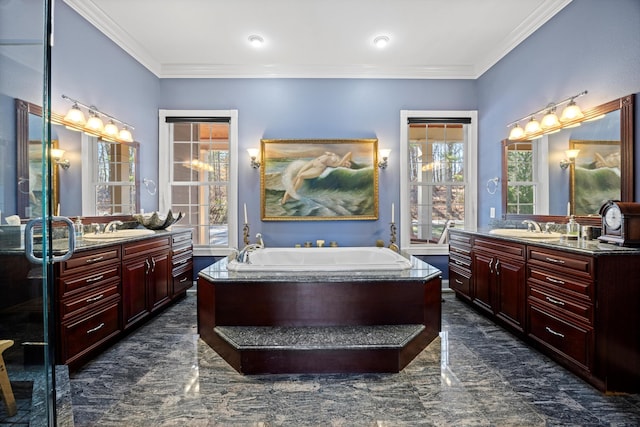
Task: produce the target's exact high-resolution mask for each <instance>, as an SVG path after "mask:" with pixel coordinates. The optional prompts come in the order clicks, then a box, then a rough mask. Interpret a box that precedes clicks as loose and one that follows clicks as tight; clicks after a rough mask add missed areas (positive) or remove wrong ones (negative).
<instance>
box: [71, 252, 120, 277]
mask: <svg viewBox="0 0 640 427" xmlns="http://www.w3.org/2000/svg"><path fill="white" fill-rule="evenodd" d="M118 261H120V245H115V246H110V247H108V248H103V249H96V250H93V251H87V252H78V253H76V254H75V255H73V256H72V257H71V258H69V259H68V260H66V261H64V262H61V263H60V274H61V275H65V276H66V275H70V274H75V273H76V272H78V271H80V270H81V269H83V268H85V267H89V268H90V269H91V270H94V269H96V268H100V267H101V266H104V265H107V264H109V263H114V262H118Z"/></svg>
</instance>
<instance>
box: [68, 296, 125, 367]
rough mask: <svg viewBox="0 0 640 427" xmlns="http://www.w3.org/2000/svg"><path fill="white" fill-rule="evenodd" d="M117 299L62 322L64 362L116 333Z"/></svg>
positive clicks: (117, 328) (117, 327) (117, 330)
mask: <svg viewBox="0 0 640 427" xmlns="http://www.w3.org/2000/svg"><path fill="white" fill-rule="evenodd" d="M118 307H119V300H118V301H115V302H114V303H113V304H109V305H107V306H105V307H104V308H102V309H101V310H99V311H97V312H95V313H92V314H90V315H87V316H85V317H82V318H80V319H79V320H76V321H72V322H64V323H63V324H62V341H63V349H64V355H63V359H64V362H65V363H68V362H69V361H71V360H72V359H73V358H74V357H75V356H77V355H79V354H81V353H83V352H86V351H88V350H90V349H92V348H94V347H96V346H98V345H99V344H100V343H102V342H104V341H106V340H108V339H109V338H111V337H113V336H115V335H116V334H118V332H119V330H120V328H119V326H118V313H119V311H120V310H119V309H118Z"/></svg>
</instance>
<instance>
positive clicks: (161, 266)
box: [122, 236, 172, 329]
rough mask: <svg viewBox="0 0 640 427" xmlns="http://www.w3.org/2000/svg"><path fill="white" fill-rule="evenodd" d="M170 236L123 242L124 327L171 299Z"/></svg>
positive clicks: (131, 324)
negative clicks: (124, 243)
mask: <svg viewBox="0 0 640 427" xmlns="http://www.w3.org/2000/svg"><path fill="white" fill-rule="evenodd" d="M170 247H171V236H165V237H162V238H155V239H147V240H143V241H139V242H134V243H128V244H126V245H124V246H123V253H124V261H123V263H122V271H123V273H122V296H123V300H124V316H123V318H124V325H123V326H124V328H125V329H127V328H129V327H131V326H133V325H135V324H136V323H137V322H139V321H141V320H143V319H145V318H146V317H147V316H148V315H149V314H151V312H153V311H155V310H157V309H158V308H160V307H162V306H163V305H165V304H167V303H169V301H170V282H171V281H172V277H171V276H170V275H169V257H170Z"/></svg>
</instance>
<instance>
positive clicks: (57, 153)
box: [51, 148, 71, 170]
mask: <svg viewBox="0 0 640 427" xmlns="http://www.w3.org/2000/svg"><path fill="white" fill-rule="evenodd" d="M62 156H64V150H62V149H60V148H52V149H51V158H53V160H54V161H55V163H56V165H58V166H60V167H61V168H62V169H64V170H67V169H69V166H71V162H69V159H63V158H62Z"/></svg>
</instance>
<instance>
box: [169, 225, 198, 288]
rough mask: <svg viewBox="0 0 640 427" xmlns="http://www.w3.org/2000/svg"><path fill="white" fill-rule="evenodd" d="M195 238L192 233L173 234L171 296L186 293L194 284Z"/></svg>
mask: <svg viewBox="0 0 640 427" xmlns="http://www.w3.org/2000/svg"><path fill="white" fill-rule="evenodd" d="M192 242H193V240H192V239H191V233H182V234H176V235H173V236H172V242H171V297H172V298H174V297H176V296H179V295H180V294H182V293H184V292H185V291H186V290H187V289H189V288H190V287H191V286H193V243H192Z"/></svg>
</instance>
